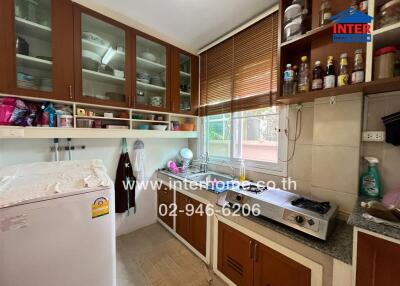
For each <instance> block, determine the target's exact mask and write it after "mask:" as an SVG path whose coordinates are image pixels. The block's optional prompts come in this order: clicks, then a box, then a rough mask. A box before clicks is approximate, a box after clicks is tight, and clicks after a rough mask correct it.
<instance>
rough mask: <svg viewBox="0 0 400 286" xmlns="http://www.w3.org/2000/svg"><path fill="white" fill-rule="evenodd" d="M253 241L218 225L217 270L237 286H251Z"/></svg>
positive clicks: (223, 225)
mask: <svg viewBox="0 0 400 286" xmlns="http://www.w3.org/2000/svg"><path fill="white" fill-rule="evenodd" d="M253 248H254V242H253V240H252V239H251V238H250V237H248V236H246V235H244V234H243V233H241V232H239V231H237V230H235V229H233V228H231V227H229V226H227V225H226V224H223V223H221V222H219V223H218V270H219V271H221V272H222V273H223V274H224V275H225V276H226V277H228V278H229V279H230V280H231V281H232V282H234V283H235V284H236V285H238V286H250V285H253V267H254V264H253Z"/></svg>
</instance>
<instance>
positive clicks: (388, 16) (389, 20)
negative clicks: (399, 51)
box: [378, 0, 400, 28]
mask: <svg viewBox="0 0 400 286" xmlns="http://www.w3.org/2000/svg"><path fill="white" fill-rule="evenodd" d="M399 21H400V0H392V1H389V2H387V3H386V4H385V5H382V6H381V8H380V9H379V14H378V26H379V28H382V27H385V26H387V25H391V24H394V23H397V22H399Z"/></svg>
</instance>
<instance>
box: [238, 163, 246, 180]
mask: <svg viewBox="0 0 400 286" xmlns="http://www.w3.org/2000/svg"><path fill="white" fill-rule="evenodd" d="M245 180H246V166H245V165H244V160H241V161H240V169H239V181H240V182H243V181H245Z"/></svg>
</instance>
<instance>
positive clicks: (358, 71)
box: [351, 49, 365, 84]
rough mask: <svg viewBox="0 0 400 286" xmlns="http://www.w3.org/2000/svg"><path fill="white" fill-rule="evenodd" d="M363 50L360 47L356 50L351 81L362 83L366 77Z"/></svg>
mask: <svg viewBox="0 0 400 286" xmlns="http://www.w3.org/2000/svg"><path fill="white" fill-rule="evenodd" d="M362 53H363V50H362V49H359V50H356V51H355V52H354V66H353V72H352V74H351V83H352V84H356V83H362V82H364V78H365V66H364V59H363V54H362Z"/></svg>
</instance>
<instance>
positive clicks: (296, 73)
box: [292, 65, 299, 95]
mask: <svg viewBox="0 0 400 286" xmlns="http://www.w3.org/2000/svg"><path fill="white" fill-rule="evenodd" d="M298 84H299V68H298V66H296V65H294V66H293V89H292V95H296V93H297V88H298Z"/></svg>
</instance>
